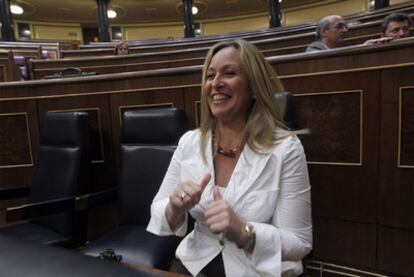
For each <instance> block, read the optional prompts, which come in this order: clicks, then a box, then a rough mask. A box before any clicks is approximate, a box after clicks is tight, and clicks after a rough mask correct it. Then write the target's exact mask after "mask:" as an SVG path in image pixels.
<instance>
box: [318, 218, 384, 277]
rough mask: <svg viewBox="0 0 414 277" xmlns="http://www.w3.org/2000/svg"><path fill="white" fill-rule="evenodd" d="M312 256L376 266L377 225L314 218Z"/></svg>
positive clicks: (368, 266) (364, 265) (369, 266)
mask: <svg viewBox="0 0 414 277" xmlns="http://www.w3.org/2000/svg"><path fill="white" fill-rule="evenodd" d="M313 226H314V228H313V235H314V241H315V242H317V243H315V245H314V249H313V251H312V252H313V257H314V258H315V259H322V260H325V261H341V262H342V263H345V264H351V265H354V266H363V267H367V268H372V269H374V268H375V264H376V249H377V239H378V238H377V236H378V235H377V225H376V224H366V223H357V222H347V221H339V220H328V219H324V218H319V217H314V218H313Z"/></svg>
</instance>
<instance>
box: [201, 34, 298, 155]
mask: <svg viewBox="0 0 414 277" xmlns="http://www.w3.org/2000/svg"><path fill="white" fill-rule="evenodd" d="M227 47H233V48H235V49H237V50H238V51H239V52H240V63H241V65H240V66H241V69H242V70H243V72H244V73H245V74H246V75H247V77H248V81H249V89H250V91H251V93H252V98H253V101H252V106H251V109H250V110H249V115H248V119H247V123H246V127H245V129H244V132H243V135H242V141H241V142H242V145H244V144H246V143H247V145H248V146H249V147H250V148H251V149H252V150H253V151H255V152H256V153H261V152H263V151H264V150H266V149H269V148H271V147H272V146H274V145H275V144H277V142H278V140H279V139H280V138H281V137H286V136H287V135H290V134H291V132H289V131H287V130H286V128H285V125H284V124H283V115H284V112H285V106H286V99H285V98H284V97H282V98H281V99H280V100H278V101H276V100H275V97H274V94H275V93H276V92H283V91H284V89H283V85H282V83H281V82H280V80H279V78H278V77H277V75H276V72H275V71H274V70H273V68H272V66H271V65H270V64H269V63H268V62H267V61H266V60H265V58H264V56H263V55H262V54H261V53H260V52H259V50H258V49H257V48H256V47H255V46H254V45H252V44H250V43H248V42H247V41H244V40H232V41H226V42H220V43H218V44H216V45H214V46H212V47H211V49H210V50H209V51H208V53H207V57H206V60H205V62H204V67H203V73H202V74H203V75H202V86H201V122H200V131H201V139H200V150H201V153H202V157H203V160H204V161H205V160H206V159H205V147H206V143H207V134H208V132H209V131H211V132H213V133H217V130H216V128H217V123H216V119H215V117H214V116H213V114H212V113H211V110H210V108H209V106H208V101H207V97H208V96H207V91H205V84H206V77H207V70H208V67H209V66H210V63H211V60H212V58H213V57H214V55H215V54H216V53H217V52H219V51H220V50H222V49H224V48H227ZM216 139H218V137H217V136H216ZM216 143H218V141H216Z"/></svg>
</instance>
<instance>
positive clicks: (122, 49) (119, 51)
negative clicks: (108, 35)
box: [116, 44, 128, 55]
mask: <svg viewBox="0 0 414 277" xmlns="http://www.w3.org/2000/svg"><path fill="white" fill-rule="evenodd" d="M116 54H117V55H128V46H127V45H124V44H122V45H120V46H119V47H118V49H117V53H116Z"/></svg>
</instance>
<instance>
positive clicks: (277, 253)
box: [147, 130, 312, 277]
mask: <svg viewBox="0 0 414 277" xmlns="http://www.w3.org/2000/svg"><path fill="white" fill-rule="evenodd" d="M199 141H200V132H199V130H193V131H189V132H187V133H186V134H184V135H183V137H182V138H181V139H180V142H179V144H178V147H177V150H176V151H175V153H174V155H173V157H172V160H171V163H170V165H169V168H168V171H167V173H166V176H165V177H164V180H163V182H162V184H161V187H160V189H159V191H158V193H157V195H156V196H155V198H154V200H153V203H152V205H151V220H150V222H149V224H148V227H147V231H149V232H151V233H154V234H157V235H172V234H175V235H178V236H184V235H185V233H186V230H187V220H185V221H184V223H183V224H182V225H181V226H180V227H179V228H177V230H175V232H173V231H172V230H171V228H170V226H169V224H168V222H167V219H166V217H165V207H166V205H167V204H168V201H169V196H170V195H171V194H172V193H173V191H174V189H175V188H176V186H177V185H178V184H179V183H180V182H182V181H186V180H191V181H193V182H194V183H196V184H198V183H199V182H200V181H201V178H202V177H203V176H204V175H205V174H206V173H211V176H212V178H211V180H210V182H209V184H208V185H207V187H206V188H205V190H204V192H203V194H202V195H201V199H200V202H199V204H197V205H196V206H195V207H193V208H192V209H191V210H190V213H191V215H192V216H193V217H194V218H195V219H196V223H195V226H194V230H193V231H192V232H191V233H190V234H188V235H187V236H186V237H185V238H184V239H183V240H182V242H181V243H180V245H179V246H178V248H177V250H176V256H177V257H178V258H179V259H180V260H181V262H182V263H183V264H184V265H185V267H186V268H187V269H188V270H189V271H190V272H191V274H193V275H194V276H196V275H197V274H198V273H199V272H200V271H201V270H202V269H203V268H204V267H205V266H206V265H207V264H208V263H209V262H210V261H211V260H212V259H213V258H214V257H215V256H216V255H218V254H219V253H220V252H222V256H223V261H224V268H225V272H226V276H230V277H231V276H235V277H236V276H237V277H241V276H246V277H247V276H248V277H251V276H281V275H282V274H283V276H296V275H298V274H300V273H301V272H302V265H301V262H300V261H301V259H302V258H303V257H304V256H305V255H306V254H307V253H309V251H310V250H311V248H312V221H311V200H310V186H309V178H308V170H307V166H306V160H305V154H304V151H303V147H302V145H301V143H300V141H299V139H298V138H297V137H296V136H290V137H287V138H285V139H283V140H281V142H280V143H279V144H278V145H277V146H275V147H273V148H272V149H271V150H270V151H268V153H266V154H257V153H255V152H253V151H252V150H251V149H250V148H249V147H248V146H247V145H246V146H245V147H244V149H243V152H242V154H241V155H240V158H239V160H238V161H237V164H236V167H235V169H234V171H233V175H232V176H231V178H230V181H229V183H228V185H227V188H226V190H225V192H224V194H223V195H222V197H223V199H225V200H226V201H227V202H228V203H229V204H230V205H231V207H232V208H233V210H234V211H235V212H236V214H237V215H238V216H239V217H240V218H241V219H242V220H243V221H246V222H250V223H251V224H252V225H253V226H254V228H255V231H256V244H255V248H254V251H253V253H252V254H247V253H246V252H245V251H244V250H243V249H239V248H238V247H237V246H236V244H235V243H233V242H231V241H228V240H225V243H224V245H223V246H222V245H220V243H219V239H220V237H219V235H215V234H213V233H211V232H210V231H209V229H208V227H207V225H206V224H205V221H204V211H205V207H206V206H207V205H208V203H209V202H211V201H213V186H214V184H215V180H214V166H213V156H212V151H211V149H212V148H211V134H210V135H209V137H208V140H207V141H208V143H207V145H206V151H205V153H206V158H207V164H205V163H204V162H203V161H202V158H201V154H200V149H199Z"/></svg>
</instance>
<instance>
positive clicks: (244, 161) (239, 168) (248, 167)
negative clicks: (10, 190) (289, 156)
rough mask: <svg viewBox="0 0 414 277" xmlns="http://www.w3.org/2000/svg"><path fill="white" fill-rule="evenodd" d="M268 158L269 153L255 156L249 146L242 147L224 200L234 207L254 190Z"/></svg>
mask: <svg viewBox="0 0 414 277" xmlns="http://www.w3.org/2000/svg"><path fill="white" fill-rule="evenodd" d="M270 156H271V153H265V154H257V153H255V152H253V150H251V149H250V147H249V146H247V145H246V146H245V147H244V149H243V153H242V155H241V156H240V158H239V161H238V162H237V165H236V168H235V169H234V171H233V175H232V177H231V179H230V183H229V186H228V187H227V188H228V191H226V194H227V195H229V197H226V200H227V202H228V203H229V204H230V205H231V206H232V207H235V205H236V204H237V203H238V202H239V200H240V199H241V198H242V197H243V196H244V195H245V194H246V193H247V192H248V191H250V190H252V189H254V183H255V181H256V180H257V178H258V177H259V176H260V174H261V173H262V171H263V170H264V168H265V167H266V164H267V163H268V161H269V158H270Z"/></svg>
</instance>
